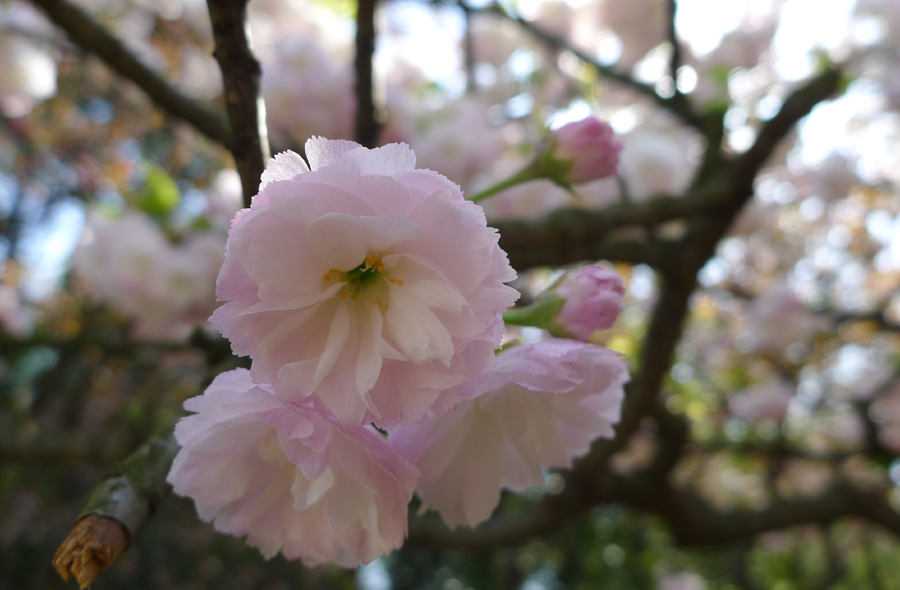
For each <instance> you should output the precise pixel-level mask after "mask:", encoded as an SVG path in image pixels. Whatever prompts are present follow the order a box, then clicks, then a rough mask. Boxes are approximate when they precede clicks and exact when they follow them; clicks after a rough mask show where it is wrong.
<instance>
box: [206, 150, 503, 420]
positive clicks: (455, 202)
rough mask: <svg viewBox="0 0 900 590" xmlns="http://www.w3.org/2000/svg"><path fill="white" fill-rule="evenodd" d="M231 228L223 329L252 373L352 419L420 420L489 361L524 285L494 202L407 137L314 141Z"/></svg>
mask: <svg viewBox="0 0 900 590" xmlns="http://www.w3.org/2000/svg"><path fill="white" fill-rule="evenodd" d="M306 153H307V157H308V158H309V162H310V168H311V169H310V168H307V166H306V164H305V163H304V162H303V160H302V159H301V158H300V157H299V156H297V155H296V154H293V153H291V152H287V153H284V154H280V155H279V156H277V157H276V158H274V159H273V161H272V162H270V165H269V167H268V169H267V170H266V173H265V174H264V175H263V179H262V184H261V188H260V193H259V194H258V195H257V196H256V197H255V198H254V201H253V205H252V207H251V208H250V209H247V210H244V211H242V212H241V213H240V214H239V215H238V216H236V217H235V220H234V222H233V224H232V228H231V232H230V235H229V239H228V244H227V247H226V261H225V264H224V265H223V267H222V270H221V272H220V274H219V278H218V282H217V296H218V297H219V299H220V300H224V301H226V303H225V304H224V305H223V306H222V307H220V308H219V309H218V310H217V311H216V312H215V313H214V314H213V316H212V318H211V321H212V323H213V325H214V326H215V327H216V328H218V329H219V330H220V331H221V332H222V333H223V334H224V335H225V336H226V337H227V338H229V339H230V340H231V342H232V348H233V350H234V352H235V353H236V354H239V355H249V356H250V357H251V358H252V359H253V365H252V369H251V375H252V377H253V379H254V381H256V382H258V383H271V384H272V385H273V387H274V390H275V392H276V393H277V394H278V395H279V396H281V397H283V398H285V399H288V400H294V401H299V400H304V399H306V398H310V397H312V398H313V399H314V400H315V402H316V403H317V404H319V407H323V408H326V409H327V410H328V411H329V412H330V413H331V414H333V415H334V416H335V417H337V419H338V420H340V422H341V423H342V424H344V425H347V426H356V425H359V424H362V423H365V422H370V421H374V422H376V423H377V424H379V425H380V426H384V427H390V426H392V425H395V424H398V423H411V422H414V421H416V420H418V419H419V418H420V417H421V416H423V415H424V413H425V412H426V411H427V410H428V408H430V407H431V406H432V405H433V404H434V403H435V402H436V401H437V400H438V398H439V397H440V396H441V395H442V392H443V391H444V390H446V389H449V388H455V387H458V386H463V385H464V383H465V382H466V381H467V379H470V378H472V377H477V376H479V375H481V374H484V373H485V372H486V371H488V370H489V369H490V368H491V366H492V365H493V362H494V357H493V352H492V351H493V348H494V347H495V346H496V345H497V344H498V343H499V339H500V336H501V334H502V330H503V324H502V320H501V313H502V311H503V310H504V309H506V308H507V307H508V306H509V305H511V304H512V303H513V302H514V301H515V299H516V297H517V293H516V292H515V291H514V290H513V289H511V288H509V287H507V286H505V285H504V284H503V283H504V282H507V281H510V280H512V279H513V278H514V277H515V273H514V271H513V270H512V268H511V267H510V266H509V263H508V261H507V259H506V255H505V254H504V253H503V251H502V250H501V249H500V248H499V246H498V245H497V241H498V236H497V234H496V232H495V231H494V230H492V229H491V228H488V227H487V225H486V222H485V218H484V213H483V212H482V210H481V208H480V207H478V206H477V205H474V204H472V203H469V202H467V201H466V200H465V199H464V198H463V196H462V194H461V193H460V191H459V187H457V186H456V185H455V184H453V183H452V182H450V181H449V180H447V179H446V178H444V177H443V176H441V175H439V174H437V173H434V172H431V171H428V170H416V169H415V154H414V153H413V152H412V151H411V150H410V149H409V148H408V147H407V146H406V145H403V144H391V145H387V146H384V147H381V148H377V149H374V150H368V149H365V148H363V147H360V146H359V145H357V144H355V143H353V142H348V141H332V140H326V139H322V138H313V139H311V140H310V141H309V142H308V143H307V146H306Z"/></svg>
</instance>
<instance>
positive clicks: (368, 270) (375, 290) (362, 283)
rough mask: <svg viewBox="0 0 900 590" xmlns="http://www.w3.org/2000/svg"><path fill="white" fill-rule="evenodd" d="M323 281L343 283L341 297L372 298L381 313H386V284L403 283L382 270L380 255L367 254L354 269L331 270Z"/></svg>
mask: <svg viewBox="0 0 900 590" xmlns="http://www.w3.org/2000/svg"><path fill="white" fill-rule="evenodd" d="M323 278H324V279H325V281H327V282H332V281H337V282H341V283H344V286H343V287H342V288H341V290H340V294H341V297H344V298H346V297H349V298H351V299H359V297H360V295H362V294H365V295H369V296H372V297H373V298H374V301H375V304H376V305H378V307H380V308H381V310H382V311H387V307H388V306H387V283H392V284H394V285H402V284H403V281H401V280H399V279H393V278H391V277H390V276H389V273H388V271H387V270H386V269H385V268H384V260H382V255H380V254H369V255H368V256H366V259H365V260H363V261H362V263H361V264H360V265H359V266H357V267H356V268H353V269H350V270H343V271H342V270H338V269H336V268H332V269H331V270H329V271H328V272H327V273H326V274H325V276H324V277H323Z"/></svg>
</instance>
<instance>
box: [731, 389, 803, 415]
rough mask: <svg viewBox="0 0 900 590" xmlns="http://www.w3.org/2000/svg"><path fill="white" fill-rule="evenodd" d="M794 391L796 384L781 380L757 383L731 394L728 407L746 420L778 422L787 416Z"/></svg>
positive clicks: (795, 390)
mask: <svg viewBox="0 0 900 590" xmlns="http://www.w3.org/2000/svg"><path fill="white" fill-rule="evenodd" d="M796 393H797V387H796V386H794V385H791V384H790V383H786V382H784V381H781V380H775V381H771V382H767V383H759V384H756V385H752V386H750V387H748V388H746V389H742V390H741V391H739V392H738V393H736V394H734V395H733V396H731V398H730V399H729V400H728V408H729V409H730V410H731V412H732V413H733V414H734V415H735V416H737V417H739V418H742V419H743V420H747V421H748V422H758V421H760V420H775V421H776V422H780V421H781V420H784V418H785V416H787V411H788V406H789V405H790V403H791V400H792V399H793V398H794V396H795V395H796Z"/></svg>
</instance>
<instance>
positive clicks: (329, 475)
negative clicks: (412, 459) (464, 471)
mask: <svg viewBox="0 0 900 590" xmlns="http://www.w3.org/2000/svg"><path fill="white" fill-rule="evenodd" d="M184 405H185V408H186V409H187V410H190V411H192V412H196V413H195V414H193V415H190V416H188V417H186V418H182V419H181V421H180V422H179V423H178V425H177V426H176V428H175V437H176V439H177V440H178V443H179V444H181V445H182V448H181V450H180V451H179V453H178V455H177V456H176V458H175V461H174V463H173V465H172V470H171V471H170V472H169V477H168V481H169V483H171V484H172V486H173V488H174V490H175V493H177V494H180V495H183V496H190V497H191V498H193V499H194V501H195V502H196V504H197V512H198V513H199V515H200V518H202V519H203V520H206V521H211V522H212V523H213V524H214V526H215V527H216V529H217V530H219V531H222V532H226V533H230V534H233V535H236V536H246V537H247V542H248V543H250V544H251V545H253V546H255V547H258V548H259V550H260V551H261V552H262V554H263V555H264V556H265V557H267V558H269V557H272V556H273V555H275V554H276V553H278V552H281V553H282V554H283V555H284V556H285V557H286V558H288V559H296V558H298V557H299V558H301V559H303V560H304V562H305V563H306V564H307V565H319V564H323V563H327V562H334V563H337V564H339V565H342V566H344V567H355V566H357V565H360V564H362V563H367V562H370V561H372V560H374V559H376V558H377V557H379V556H381V555H385V554H387V553H390V552H391V551H392V550H393V549H396V548H398V547H399V546H400V545H401V544H402V543H403V539H404V538H405V536H406V529H407V508H406V507H407V504H408V503H409V501H410V499H411V498H412V492H413V488H414V487H415V481H416V477H417V476H418V473H417V471H416V469H415V468H414V467H412V466H411V465H410V464H409V463H407V462H406V461H405V460H403V459H402V458H401V457H400V456H399V455H397V453H396V452H394V451H393V450H392V449H391V448H390V447H389V446H388V444H387V442H386V441H385V440H384V438H383V437H382V436H381V435H380V434H379V433H378V432H377V431H375V430H374V429H372V428H371V427H359V428H354V429H345V428H342V427H341V426H340V425H338V424H335V423H333V422H331V421H329V420H327V419H326V418H324V417H322V416H321V415H320V414H319V413H317V412H316V411H315V410H314V409H312V408H311V407H310V406H309V404H297V403H284V402H283V401H282V400H280V399H278V398H277V397H276V396H274V395H273V394H272V392H271V391H270V390H269V389H268V388H266V387H262V386H257V385H256V384H255V383H253V381H252V380H251V379H250V374H249V372H248V371H247V370H245V369H235V370H233V371H229V372H227V373H223V374H221V375H219V376H218V377H216V379H215V380H214V381H213V382H212V384H211V385H210V386H209V388H208V389H207V390H206V392H205V393H204V394H203V395H202V396H198V397H195V398H192V399H189V400H188V401H187V402H185V404H184Z"/></svg>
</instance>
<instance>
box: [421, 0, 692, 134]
mask: <svg viewBox="0 0 900 590" xmlns="http://www.w3.org/2000/svg"><path fill="white" fill-rule="evenodd" d="M431 1H432V2H434V1H439V0H431ZM459 4H460V6H462V7H463V10H467V11H470V12H473V13H474V12H487V13H491V14H496V15H499V16H501V17H503V18H506V19H509V20H511V21H513V22H516V23H518V24H519V26H520V27H522V28H523V29H524V30H526V31H528V32H529V33H530V34H531V35H532V36H533V37H535V38H536V39H538V40H539V41H541V42H542V43H544V44H545V45H547V46H548V47H550V48H552V49H554V50H556V51H566V52H569V53H571V54H572V55H574V56H575V57H577V58H578V59H579V60H581V61H582V62H584V63H585V64H587V65H589V66H590V67H591V68H593V69H594V70H595V71H596V72H597V73H598V74H600V75H601V76H603V77H604V78H607V79H609V80H611V81H613V82H615V83H617V84H619V85H620V86H624V87H625V88H629V89H631V90H633V91H635V92H637V93H638V94H639V95H641V96H644V97H646V98H649V99H650V100H652V101H653V102H655V103H656V104H657V105H658V106H660V107H662V108H663V109H665V110H667V111H669V112H671V113H672V114H673V115H675V116H676V117H678V118H679V119H681V121H683V122H684V123H686V124H687V125H690V126H691V127H694V128H697V129H702V128H703V125H704V120H703V117H701V116H700V115H698V114H697V113H696V112H694V110H693V108H692V107H691V105H690V103H688V102H687V101H685V100H680V99H677V98H676V97H674V96H673V97H671V98H666V97H663V96H660V95H659V94H657V93H656V90H655V89H654V88H653V86H650V85H648V84H644V83H642V82H639V81H637V80H635V79H634V78H632V77H631V76H630V75H628V74H625V73H622V72H620V71H618V70H617V69H615V68H612V67H610V66H606V65H603V64H601V63H600V62H598V61H597V60H595V59H593V58H591V57H590V56H589V55H588V54H586V53H585V52H583V51H580V50H578V49H576V48H574V47H572V45H571V44H570V43H569V42H568V41H566V40H565V39H564V38H562V37H560V36H558V35H554V34H553V33H549V32H547V31H545V30H543V29H542V28H540V27H538V26H536V25H535V24H534V23H532V22H531V21H528V20H526V19H524V18H522V17H521V16H519V15H517V14H513V13H510V12H507V11H506V10H504V9H503V7H501V6H499V5H498V4H492V5H488V6H485V7H484V8H475V7H472V6H469V5H468V4H467V3H465V2H462V1H461V0H459ZM679 96H680V95H679ZM681 98H683V97H681Z"/></svg>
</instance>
